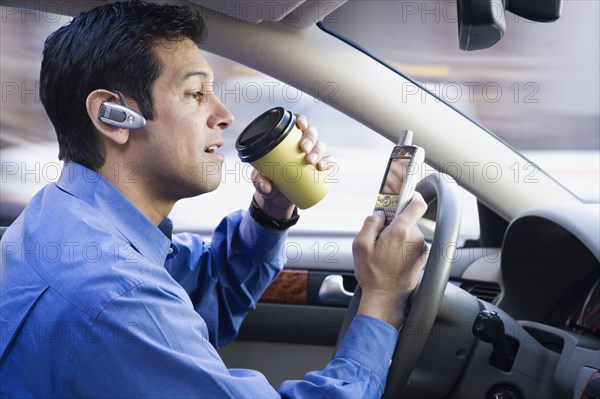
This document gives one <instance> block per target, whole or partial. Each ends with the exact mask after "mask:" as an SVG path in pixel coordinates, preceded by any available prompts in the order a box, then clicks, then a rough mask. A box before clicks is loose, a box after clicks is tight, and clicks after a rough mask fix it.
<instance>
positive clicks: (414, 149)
mask: <svg viewBox="0 0 600 399" xmlns="http://www.w3.org/2000/svg"><path fill="white" fill-rule="evenodd" d="M412 136H413V133H412V131H410V130H405V131H404V132H403V133H402V135H401V136H400V140H399V141H398V144H397V145H396V146H395V147H394V149H393V150H392V153H391V154H390V159H389V161H388V164H387V167H386V169H385V174H384V175H383V179H382V181H381V187H380V188H379V194H378V195H377V202H376V203H375V211H383V214H384V215H385V222H384V226H387V225H388V224H390V223H391V222H392V220H394V218H395V217H396V215H397V214H399V213H400V212H402V211H403V210H404V208H406V205H407V204H408V203H409V202H410V200H411V198H412V196H413V193H414V191H415V186H416V185H417V181H419V180H420V177H421V170H422V166H423V161H424V160H425V150H424V149H423V148H421V147H418V146H415V145H412Z"/></svg>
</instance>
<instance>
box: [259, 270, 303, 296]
mask: <svg viewBox="0 0 600 399" xmlns="http://www.w3.org/2000/svg"><path fill="white" fill-rule="evenodd" d="M260 302H272V303H290V304H305V303H308V271H307V270H284V271H282V272H281V273H280V274H279V276H278V277H277V278H276V279H275V280H274V281H273V282H272V283H271V285H270V286H269V287H268V288H267V290H266V291H265V292H264V294H263V295H262V297H261V298H260Z"/></svg>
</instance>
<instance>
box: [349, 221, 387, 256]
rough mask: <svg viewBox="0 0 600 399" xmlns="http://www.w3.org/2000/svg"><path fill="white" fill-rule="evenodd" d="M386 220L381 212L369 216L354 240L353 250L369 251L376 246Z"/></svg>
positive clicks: (357, 251)
mask: <svg viewBox="0 0 600 399" xmlns="http://www.w3.org/2000/svg"><path fill="white" fill-rule="evenodd" d="M384 221H385V218H384V217H383V215H382V214H381V213H377V214H374V215H370V216H367V218H366V219H365V221H364V222H363V226H362V228H361V229H360V231H359V232H358V234H357V235H356V237H355V238H354V241H353V242H352V251H353V252H354V253H355V254H362V253H365V252H369V251H370V250H371V249H372V248H373V247H374V245H375V241H376V240H377V236H379V232H380V231H381V229H382V228H383V223H384Z"/></svg>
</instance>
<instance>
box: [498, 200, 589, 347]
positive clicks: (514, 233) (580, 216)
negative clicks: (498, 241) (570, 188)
mask: <svg viewBox="0 0 600 399" xmlns="http://www.w3.org/2000/svg"><path fill="white" fill-rule="evenodd" d="M599 226H600V212H599V207H598V205H581V206H564V205H563V206H560V205H553V206H544V207H540V208H534V209H532V210H529V211H527V212H525V213H524V214H522V215H520V216H519V217H518V218H516V219H515V220H514V221H513V222H512V223H511V224H510V226H509V228H508V230H507V232H506V236H505V240H504V246H503V248H502V261H501V263H502V264H501V268H502V275H503V278H504V295H503V297H502V299H501V300H500V301H499V303H498V306H499V307H500V308H502V309H503V310H505V311H506V312H507V313H509V314H511V315H512V316H513V317H514V318H515V319H517V320H530V321H534V322H539V323H543V324H547V325H551V326H553V327H557V328H561V329H565V330H568V331H572V332H576V333H579V334H582V335H586V336H589V337H592V338H600V229H599Z"/></svg>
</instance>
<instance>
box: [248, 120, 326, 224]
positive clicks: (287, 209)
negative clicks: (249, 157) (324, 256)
mask: <svg viewBox="0 0 600 399" xmlns="http://www.w3.org/2000/svg"><path fill="white" fill-rule="evenodd" d="M296 126H297V127H298V129H300V130H301V131H302V140H301V141H300V149H301V150H302V151H303V152H305V153H306V158H305V159H306V162H308V163H309V164H311V165H315V167H316V168H318V169H319V170H325V169H327V167H328V165H327V164H328V163H330V162H332V157H330V156H328V155H326V154H325V152H326V150H327V146H326V145H325V143H324V142H322V141H319V140H318V132H317V128H316V127H314V126H310V125H309V124H308V120H307V119H306V116H304V115H296ZM252 183H253V184H254V188H256V192H255V193H254V199H255V200H256V202H257V203H258V205H259V206H260V208H261V209H262V210H263V212H265V213H266V214H267V215H269V216H271V217H272V218H275V219H288V218H290V217H291V216H292V213H293V212H294V207H295V205H294V204H293V203H292V202H291V201H290V200H289V199H287V198H286V197H285V196H284V195H283V194H282V193H281V192H280V191H279V190H277V188H276V187H275V186H274V185H273V183H271V180H269V179H268V178H267V177H265V176H263V175H261V174H259V173H258V172H257V171H256V169H254V170H253V171H252Z"/></svg>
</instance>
